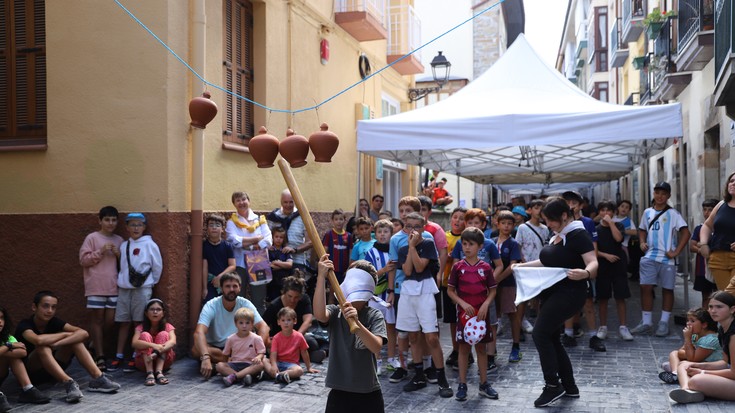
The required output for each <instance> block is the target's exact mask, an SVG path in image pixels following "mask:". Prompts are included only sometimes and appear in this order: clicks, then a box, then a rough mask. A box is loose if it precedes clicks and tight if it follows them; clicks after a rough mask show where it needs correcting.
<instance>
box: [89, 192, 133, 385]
mask: <svg viewBox="0 0 735 413" xmlns="http://www.w3.org/2000/svg"><path fill="white" fill-rule="evenodd" d="M117 215H118V212H117V209H115V207H111V206H106V207H103V208H102V209H100V212H99V225H100V229H99V231H95V232H93V233H91V234H89V235H87V237H86V238H85V239H84V243H82V247H81V248H80V249H79V264H80V265H81V266H82V272H83V274H84V296H85V297H87V308H88V309H90V310H92V318H91V320H90V325H89V335H90V336H91V339H92V347H94V351H95V353H96V359H97V367H98V368H99V369H100V370H101V371H106V370H107V362H106V360H105V349H104V344H103V343H104V342H105V341H104V339H103V337H104V334H105V333H111V332H112V328H113V327H114V326H115V307H116V306H117V263H118V260H119V259H120V244H122V242H123V239H122V237H121V236H119V235H116V234H115V233H114V232H115V229H116V228H117Z"/></svg>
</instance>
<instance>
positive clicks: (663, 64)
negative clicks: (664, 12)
mask: <svg viewBox="0 0 735 413" xmlns="http://www.w3.org/2000/svg"><path fill="white" fill-rule="evenodd" d="M649 69H650V71H651V73H652V75H653V76H652V79H651V82H652V83H651V90H652V91H653V92H654V93H655V92H656V90H657V89H658V88H659V87H660V86H661V84H662V83H663V79H664V76H666V75H667V74H668V73H669V72H670V71H672V69H673V66H672V58H671V20H666V22H664V24H663V26H661V32H660V33H659V35H658V37H657V38H656V40H654V41H653V56H651V63H650V65H649Z"/></svg>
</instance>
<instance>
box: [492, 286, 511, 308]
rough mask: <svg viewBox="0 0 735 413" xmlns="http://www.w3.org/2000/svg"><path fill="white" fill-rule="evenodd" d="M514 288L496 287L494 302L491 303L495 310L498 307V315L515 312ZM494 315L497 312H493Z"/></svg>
mask: <svg viewBox="0 0 735 413" xmlns="http://www.w3.org/2000/svg"><path fill="white" fill-rule="evenodd" d="M515 301H516V287H515V286H512V287H510V286H508V287H501V286H498V289H497V295H496V296H495V300H493V303H494V304H495V306H496V308H497V307H498V306H499V307H500V308H499V309H500V313H501V314H513V313H515V312H516V304H515ZM494 313H495V314H497V311H494Z"/></svg>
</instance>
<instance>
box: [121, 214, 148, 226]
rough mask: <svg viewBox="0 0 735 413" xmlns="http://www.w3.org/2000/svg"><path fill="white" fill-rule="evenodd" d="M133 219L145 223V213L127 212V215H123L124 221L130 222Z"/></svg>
mask: <svg viewBox="0 0 735 413" xmlns="http://www.w3.org/2000/svg"><path fill="white" fill-rule="evenodd" d="M133 219H137V220H139V221H142V222H143V223H144V224H145V215H143V214H141V213H140V212H131V213H129V214H128V216H126V217H125V222H130V221H131V220H133Z"/></svg>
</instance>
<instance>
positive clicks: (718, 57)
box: [714, 0, 735, 119]
mask: <svg viewBox="0 0 735 413" xmlns="http://www.w3.org/2000/svg"><path fill="white" fill-rule="evenodd" d="M732 23H733V7H732V2H730V1H722V0H718V1H717V2H716V5H715V82H716V83H715V93H714V97H715V105H717V106H725V107H726V109H727V110H726V111H727V116H729V117H730V118H732V119H735V55H734V54H733V45H735V31H733V24H732Z"/></svg>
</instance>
